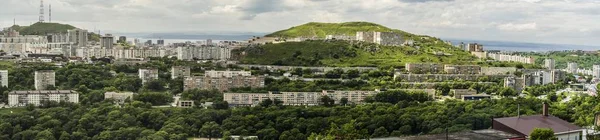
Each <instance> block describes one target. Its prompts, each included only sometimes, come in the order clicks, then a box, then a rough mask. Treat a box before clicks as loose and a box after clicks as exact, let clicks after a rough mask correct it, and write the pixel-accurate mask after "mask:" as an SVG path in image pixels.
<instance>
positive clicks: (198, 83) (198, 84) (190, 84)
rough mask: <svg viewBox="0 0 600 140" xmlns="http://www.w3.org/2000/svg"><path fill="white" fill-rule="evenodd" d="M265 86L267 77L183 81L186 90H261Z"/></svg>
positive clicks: (194, 78) (210, 78) (197, 77)
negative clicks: (247, 88) (242, 88)
mask: <svg viewBox="0 0 600 140" xmlns="http://www.w3.org/2000/svg"><path fill="white" fill-rule="evenodd" d="M264 86H265V77H262V76H247V77H205V76H192V77H187V78H185V79H184V81H183V87H184V90H190V89H206V90H213V89H216V90H219V91H227V90H229V89H231V88H241V87H251V88H260V87H264Z"/></svg>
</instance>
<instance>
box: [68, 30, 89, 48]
mask: <svg viewBox="0 0 600 140" xmlns="http://www.w3.org/2000/svg"><path fill="white" fill-rule="evenodd" d="M67 36H68V40H67V42H69V43H72V44H73V45H75V46H78V47H85V46H87V44H88V31H87V30H81V29H73V30H68V31H67Z"/></svg>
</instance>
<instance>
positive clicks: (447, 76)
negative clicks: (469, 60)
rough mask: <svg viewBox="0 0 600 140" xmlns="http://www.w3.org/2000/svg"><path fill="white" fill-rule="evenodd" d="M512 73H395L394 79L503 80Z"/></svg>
mask: <svg viewBox="0 0 600 140" xmlns="http://www.w3.org/2000/svg"><path fill="white" fill-rule="evenodd" d="M508 76H510V75H480V74H403V73H396V74H394V79H396V80H399V81H402V82H440V81H457V80H459V81H478V80H479V79H480V78H488V80H502V79H504V78H505V77H508Z"/></svg>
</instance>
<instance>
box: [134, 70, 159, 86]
mask: <svg viewBox="0 0 600 140" xmlns="http://www.w3.org/2000/svg"><path fill="white" fill-rule="evenodd" d="M138 75H139V78H140V79H142V84H146V82H149V81H152V80H156V79H158V70H157V69H139V70H138Z"/></svg>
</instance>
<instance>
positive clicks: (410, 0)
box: [398, 0, 454, 3]
mask: <svg viewBox="0 0 600 140" xmlns="http://www.w3.org/2000/svg"><path fill="white" fill-rule="evenodd" d="M398 1H401V2H412V3H423V2H450V1H454V0H398Z"/></svg>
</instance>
